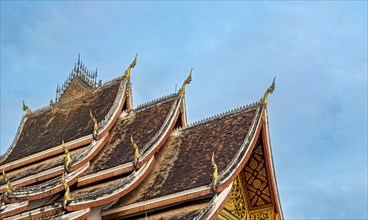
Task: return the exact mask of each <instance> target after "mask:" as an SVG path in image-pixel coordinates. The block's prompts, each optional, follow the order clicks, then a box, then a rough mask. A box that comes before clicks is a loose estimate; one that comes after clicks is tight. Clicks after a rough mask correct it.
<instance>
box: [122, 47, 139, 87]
mask: <svg viewBox="0 0 368 220" xmlns="http://www.w3.org/2000/svg"><path fill="white" fill-rule="evenodd" d="M137 56H138V53H137V54H136V55H135V58H134V60H133V62H132V63H131V64H130V65H129V67H128V68H127V69H126V70H125V72H124V77H125V78H126V79H127V80H128V81H130V70H131V69H132V68H134V67H135V65H136V64H137Z"/></svg>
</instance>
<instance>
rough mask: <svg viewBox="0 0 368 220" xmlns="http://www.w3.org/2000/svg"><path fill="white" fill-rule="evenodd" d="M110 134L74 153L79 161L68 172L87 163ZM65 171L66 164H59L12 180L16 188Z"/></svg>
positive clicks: (0, 188) (68, 168) (0, 189)
mask: <svg viewBox="0 0 368 220" xmlns="http://www.w3.org/2000/svg"><path fill="white" fill-rule="evenodd" d="M109 138H110V135H109V133H107V134H105V136H104V137H102V138H101V139H100V140H98V141H93V142H92V143H91V144H90V146H88V147H87V148H86V149H85V150H83V151H82V152H81V153H79V154H77V155H73V157H72V158H73V159H74V158H76V159H77V161H76V162H74V163H73V164H72V165H71V166H70V167H67V171H68V172H73V171H75V170H78V169H79V168H81V167H82V166H84V165H85V164H87V163H88V162H89V161H90V160H91V159H92V158H93V157H94V156H96V154H98V152H99V151H100V150H101V149H102V148H103V146H104V145H105V144H106V142H107V141H108V140H109ZM63 173H64V166H62V165H61V166H57V167H54V168H51V169H48V170H45V171H43V172H40V173H36V174H33V175H31V176H27V177H24V178H21V179H19V180H16V181H14V182H12V186H13V187H16V188H20V187H24V186H27V185H31V184H34V183H37V182H41V181H44V180H47V179H51V178H53V177H56V176H60V175H61V174H63ZM5 188H6V185H5V184H4V185H2V186H0V192H4V191H5Z"/></svg>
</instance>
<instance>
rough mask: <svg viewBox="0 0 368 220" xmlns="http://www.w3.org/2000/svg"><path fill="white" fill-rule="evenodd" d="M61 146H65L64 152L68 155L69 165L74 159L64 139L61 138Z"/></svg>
mask: <svg viewBox="0 0 368 220" xmlns="http://www.w3.org/2000/svg"><path fill="white" fill-rule="evenodd" d="M61 146H62V147H63V150H64V153H65V155H66V165H67V166H69V165H70V164H71V163H72V162H73V160H72V157H71V156H70V152H69V150H68V149H67V148H66V147H65V143H64V139H61Z"/></svg>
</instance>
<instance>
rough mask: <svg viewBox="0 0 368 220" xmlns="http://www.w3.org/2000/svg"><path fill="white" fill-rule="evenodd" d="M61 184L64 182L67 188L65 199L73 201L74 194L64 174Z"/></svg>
mask: <svg viewBox="0 0 368 220" xmlns="http://www.w3.org/2000/svg"><path fill="white" fill-rule="evenodd" d="M61 184H63V186H64V189H65V194H64V199H65V200H66V201H73V200H74V199H73V197H72V194H71V193H70V188H69V186H68V183H67V182H66V181H65V178H64V174H62V175H61Z"/></svg>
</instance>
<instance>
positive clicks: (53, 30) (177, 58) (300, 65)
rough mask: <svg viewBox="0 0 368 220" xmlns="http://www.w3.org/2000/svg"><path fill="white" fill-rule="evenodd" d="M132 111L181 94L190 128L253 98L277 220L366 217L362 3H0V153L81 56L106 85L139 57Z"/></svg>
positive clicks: (364, 6)
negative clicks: (264, 125)
mask: <svg viewBox="0 0 368 220" xmlns="http://www.w3.org/2000/svg"><path fill="white" fill-rule="evenodd" d="M137 52H138V53H139V56H138V63H137V66H136V68H135V69H134V70H133V71H132V83H133V94H134V106H137V105H138V104H140V103H143V102H146V101H149V100H152V99H155V98H158V97H160V96H163V95H166V94H168V93H172V92H174V91H175V85H176V84H177V86H178V87H179V86H180V85H181V83H182V82H183V80H184V79H185V78H186V76H187V75H188V73H189V70H190V68H191V67H193V68H194V70H193V80H192V83H191V84H190V85H189V86H188V87H187V92H186V105H187V113H188V121H189V122H194V121H196V120H199V119H203V118H206V117H208V116H212V115H214V114H217V113H221V112H224V111H227V110H230V109H233V108H236V107H239V106H242V105H245V104H248V103H251V102H255V101H258V100H259V99H260V98H261V97H262V95H263V93H264V91H265V89H266V88H267V87H268V86H269V85H270V83H271V81H272V79H273V77H274V76H276V77H277V79H276V90H275V92H274V93H273V94H271V95H270V96H269V104H268V110H269V120H270V132H271V143H272V149H273V155H274V164H275V169H276V177H277V182H278V187H279V193H280V196H281V202H282V206H283V211H284V216H285V218H286V219H367V218H368V214H367V206H368V204H367V193H368V192H367V2H366V1H354V2H352V1H346V2H345V1H331V2H329V1H323V2H319V1H312V2H302V1H281V2H269V1H262V2H255V1H249V2H248V1H247V2H114V1H109V2H99V1H93V2H71V1H65V2H47V1H39V2H26V1H21V2H5V1H1V132H0V134H1V136H0V146H1V152H2V153H3V152H4V151H5V150H6V149H7V148H8V147H9V146H10V144H11V142H12V140H13V138H14V135H15V133H16V130H17V127H18V125H19V122H20V119H21V117H22V115H23V112H22V108H21V107H22V100H25V102H26V103H27V104H28V106H29V107H30V108H31V109H33V110H34V109H38V108H41V107H43V106H45V105H47V104H48V103H49V102H50V99H54V98H55V91H56V86H57V84H61V83H62V82H63V81H64V80H65V79H66V77H67V76H68V74H69V73H70V71H71V69H72V67H73V65H74V62H75V61H76V59H77V56H78V53H80V54H81V58H82V60H83V61H84V63H85V64H86V65H87V66H88V67H89V68H90V69H94V68H98V72H99V78H101V79H102V80H103V81H107V80H110V79H112V78H115V77H117V76H119V75H121V74H122V73H123V72H124V70H125V69H126V67H127V66H128V65H129V63H130V62H131V61H132V59H133V58H134V56H135V54H136V53H137Z"/></svg>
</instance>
